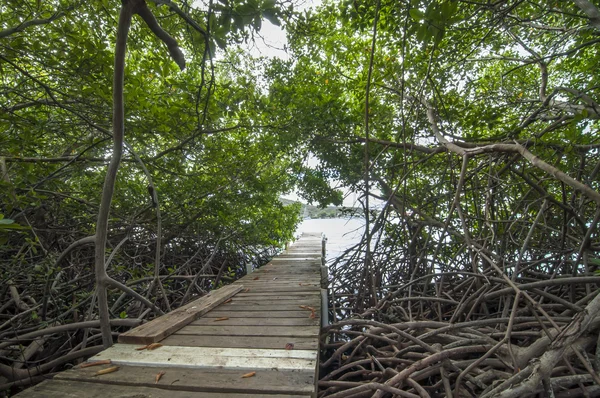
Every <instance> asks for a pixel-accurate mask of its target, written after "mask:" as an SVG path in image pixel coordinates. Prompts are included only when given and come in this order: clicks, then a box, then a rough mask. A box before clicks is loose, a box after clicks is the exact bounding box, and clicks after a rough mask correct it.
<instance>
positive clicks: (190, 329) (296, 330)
mask: <svg viewBox="0 0 600 398" xmlns="http://www.w3.org/2000/svg"><path fill="white" fill-rule="evenodd" d="M319 329H320V328H319V327H318V326H271V327H268V328H265V327H263V326H227V325H214V324H213V325H187V326H185V327H183V328H181V329H180V330H179V331H178V332H177V334H178V335H184V334H193V335H199V336H202V335H212V336H280V337H316V336H318V335H319Z"/></svg>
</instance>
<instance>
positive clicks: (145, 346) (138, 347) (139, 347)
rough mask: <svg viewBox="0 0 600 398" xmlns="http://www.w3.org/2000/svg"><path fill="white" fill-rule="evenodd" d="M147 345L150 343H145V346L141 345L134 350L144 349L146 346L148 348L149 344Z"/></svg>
mask: <svg viewBox="0 0 600 398" xmlns="http://www.w3.org/2000/svg"><path fill="white" fill-rule="evenodd" d="M149 345H150V344H146V345H145V346H143V347H137V348H136V349H135V350H136V351H142V350H145V349H146V348H148V346H149Z"/></svg>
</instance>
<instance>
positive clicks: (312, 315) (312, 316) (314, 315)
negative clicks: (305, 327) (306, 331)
mask: <svg viewBox="0 0 600 398" xmlns="http://www.w3.org/2000/svg"><path fill="white" fill-rule="evenodd" d="M316 316H317V314H316V313H315V311H314V310H313V311H311V312H310V315H309V316H308V317H309V318H310V319H315V317H316Z"/></svg>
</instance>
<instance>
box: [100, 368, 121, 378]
mask: <svg viewBox="0 0 600 398" xmlns="http://www.w3.org/2000/svg"><path fill="white" fill-rule="evenodd" d="M117 370H119V367H118V366H111V367H110V368H106V369H102V370H99V371H97V372H96V376H100V375H105V374H108V373H112V372H116V371H117Z"/></svg>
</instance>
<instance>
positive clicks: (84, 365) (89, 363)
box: [79, 359, 110, 369]
mask: <svg viewBox="0 0 600 398" xmlns="http://www.w3.org/2000/svg"><path fill="white" fill-rule="evenodd" d="M98 365H110V359H103V360H101V361H95V362H86V363H82V364H81V365H79V369H83V368H89V367H90V366H98Z"/></svg>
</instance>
